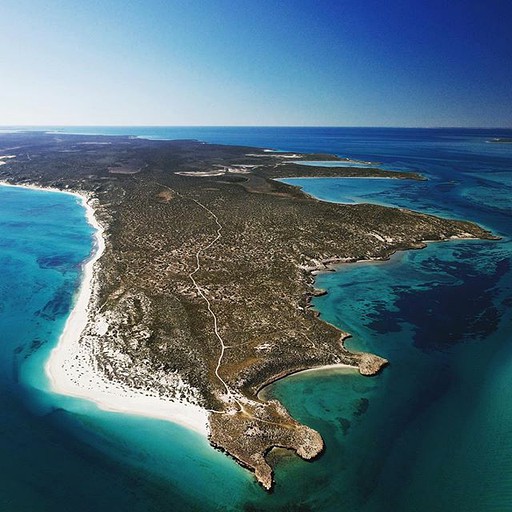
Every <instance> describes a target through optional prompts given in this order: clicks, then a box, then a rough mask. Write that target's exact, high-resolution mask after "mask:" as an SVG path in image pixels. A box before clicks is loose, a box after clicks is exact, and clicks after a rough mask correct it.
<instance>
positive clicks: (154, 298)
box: [0, 132, 494, 489]
mask: <svg viewBox="0 0 512 512" xmlns="http://www.w3.org/2000/svg"><path fill="white" fill-rule="evenodd" d="M0 153H1V154H0V163H2V164H3V165H2V166H1V167H0V180H1V181H2V182H4V183H8V184H13V185H30V186H37V187H42V188H54V189H58V190H61V191H70V192H76V193H78V194H80V195H82V196H84V197H86V198H87V203H88V205H89V210H88V211H89V220H90V222H91V223H93V225H95V224H94V223H95V222H97V223H98V224H97V225H96V226H97V228H98V229H97V249H98V250H97V251H96V254H95V256H94V257H93V258H92V259H91V261H90V262H89V263H88V264H87V265H86V268H85V269H84V282H83V283H82V287H81V291H80V294H79V297H78V300H77V302H76V306H75V309H74V310H73V312H72V315H71V317H70V320H68V323H67V325H66V329H65V332H64V334H63V336H62V338H61V340H60V341H59V345H58V347H57V348H56V349H55V350H54V353H53V354H52V358H51V359H50V361H49V362H48V367H47V371H48V373H49V374H50V376H51V379H52V382H53V385H54V388H55V390H56V391H58V392H61V393H64V394H71V395H74V396H83V397H84V398H87V399H90V400H94V401H96V402H97V403H98V404H100V406H103V407H105V408H109V409H114V410H120V411H123V410H126V411H129V412H137V413H140V414H147V415H148V416H152V415H153V416H157V417H164V418H167V419H169V420H171V421H176V422H179V423H182V424H183V425H185V426H187V427H189V428H194V429H195V430H197V431H199V432H201V433H204V434H207V435H208V437H209V440H210V442H211V444H212V445H214V446H216V447H218V448H220V449H223V450H225V451H226V452H227V453H228V454H230V455H231V456H233V457H234V458H235V459H236V460H237V461H238V462H239V463H241V464H242V465H244V466H246V467H248V468H250V469H251V470H253V471H254V472H255V474H256V477H257V479H258V481H259V482H260V483H261V484H262V485H263V487H265V488H266V489H270V488H271V486H272V467H271V466H270V465H269V463H268V462H267V460H266V459H265V457H266V455H267V454H268V453H269V452H270V451H271V450H272V449H273V448H274V447H283V448H288V449H291V450H294V451H295V452H296V453H297V454H298V455H299V456H301V457H302V458H304V459H312V458H314V457H316V456H317V455H318V454H320V453H321V451H322V450H323V440H322V438H321V436H320V435H319V434H318V433H317V432H316V431H314V430H313V429H311V428H309V427H307V426H305V425H302V424H300V423H299V422H297V421H296V420H294V419H293V418H292V417H291V416H290V415H289V414H288V412H287V411H286V409H285V408H284V407H283V406H282V405H281V404H280V403H279V402H277V401H275V400H271V401H265V400H264V399H263V398H262V397H261V396H260V391H262V389H263V388H265V386H267V385H268V384H270V383H272V382H275V381H276V380H277V379H280V378H282V377H284V376H286V375H290V374H292V373H296V372H299V371H303V370H308V369H312V368H319V367H323V366H333V365H349V366H352V367H355V368H358V370H359V372H360V373H361V374H363V375H368V376H370V375H374V374H375V373H377V372H379V371H380V370H381V368H382V367H383V366H384V365H385V364H386V363H387V361H386V360H385V359H383V358H380V357H378V356H376V355H373V354H365V353H352V352H350V351H348V350H347V349H346V348H345V347H344V345H343V341H344V339H345V338H346V337H347V336H348V334H346V333H344V332H342V331H340V330H339V329H337V328H336V327H334V326H332V325H330V324H327V323H325V322H324V321H322V320H321V319H320V318H318V314H317V313H316V312H315V311H314V310H312V308H311V307H310V300H311V298H312V297H313V296H315V295H318V294H321V293H323V292H322V291H321V290H317V289H315V287H314V275H315V273H317V272H319V271H324V270H329V269H330V268H331V265H333V264H336V263H345V262H353V261H358V260H371V259H385V258H388V257H389V256H390V255H391V254H393V253H394V252H395V251H398V250H406V249H418V248H422V247H424V246H425V241H435V240H448V239H451V238H486V239H492V238H494V237H493V236H492V235H491V234H490V233H489V232H488V231H486V230H484V229H482V228H480V227H479V226H477V225H475V224H473V223H470V222H464V221H455V220H446V219H441V218H438V217H434V216H431V215H425V214H422V213H417V212H413V211H410V210H406V209H401V208H389V207H384V206H378V205H371V204H356V205H340V204H332V203H326V202H321V201H318V200H316V199H313V198H311V197H310V196H308V195H306V194H304V193H303V192H301V191H300V190H299V189H298V188H297V187H293V186H290V185H286V184H284V183H281V182H279V181H276V180H275V179H280V178H288V177H319V176H337V177H382V178H397V179H423V178H422V177H421V176H420V175H419V174H412V173H405V172H393V171H385V170H382V169H379V168H377V167H375V168H373V167H350V162H347V166H346V167H344V166H340V162H342V161H343V160H342V159H340V158H338V157H336V156H333V155H324V154H322V155H318V154H314V155H311V154H297V153H293V154H292V153H282V152H272V151H269V150H264V149H255V148H252V147H251V148H249V147H236V146H220V145H214V144H205V143H201V142H198V141H192V140H191V141H150V140H143V139H135V138H130V137H107V136H83V135H62V134H50V133H48V134H47V133H39V132H26V133H11V134H2V135H0ZM301 160H302V161H313V162H316V161H322V162H323V163H324V164H325V162H326V161H333V162H336V163H337V165H336V166H335V167H326V166H325V165H322V166H314V165H300V164H298V163H295V162H296V161H301Z"/></svg>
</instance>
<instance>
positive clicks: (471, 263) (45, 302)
mask: <svg viewBox="0 0 512 512" xmlns="http://www.w3.org/2000/svg"><path fill="white" fill-rule="evenodd" d="M69 131H73V132H87V131H89V132H92V133H106V134H115V133H119V134H129V135H140V136H146V137H150V138H151V137H152V138H197V139H200V140H205V141H208V142H216V143H227V144H245V145H254V146H262V147H269V148H275V149H280V150H289V151H317V152H331V153H336V154H339V155H340V156H343V157H349V158H353V159H357V160H362V161H378V162H382V164H383V166H386V167H387V168H394V169H400V170H411V171H416V172H417V171H419V172H422V173H423V174H425V175H426V176H427V177H428V178H429V180H428V181H426V182H398V181H390V180H363V179H361V180H356V179H346V180H342V179H330V178H329V179H307V180H296V181H294V183H295V184H299V185H300V186H301V187H303V188H304V190H305V191H306V192H308V193H310V194H312V195H315V196H317V197H320V198H322V199H324V200H329V201H341V202H354V201H356V202H362V201H364V202H376V203H381V204H391V205H396V206H401V207H407V208H413V209H416V210H420V211H425V212H429V213H435V214H441V215H444V216H448V217H453V218H466V219H470V220H474V221H477V222H479V223H481V224H483V225H485V226H486V227H488V228H489V229H492V230H493V231H494V232H495V233H497V234H499V235H501V236H502V240H500V241H499V242H484V241H456V242H449V243H436V244H430V245H429V246H428V248H427V249H425V250H422V251H410V252H406V253H399V254H396V255H394V256H393V257H392V258H391V260H390V261H389V262H379V263H361V264H353V265H345V266H340V268H339V269H338V271H337V272H335V273H326V274H322V275H320V276H318V279H317V283H318V286H319V287H321V288H325V289H327V290H328V291H329V294H328V295H326V296H323V297H319V298H317V299H316V300H315V306H316V307H317V308H318V309H319V310H320V311H321V314H322V317H323V318H324V319H325V320H327V321H329V322H332V323H334V324H336V325H338V326H340V327H341V328H343V329H344V330H347V331H349V332H351V333H352V334H353V338H352V339H351V340H350V342H349V346H350V347H352V348H353V349H354V350H369V351H372V352H375V353H378V354H380V355H383V356H385V357H387V358H388V359H389V360H390V362H391V364H390V366H389V367H388V368H387V369H386V370H385V371H384V372H383V373H382V374H381V375H379V376H377V377H375V378H363V377H360V376H359V375H357V374H356V373H355V372H353V371H352V370H348V371H325V372H313V373H307V374H302V375H301V374H299V375H296V376H292V377H289V378H287V379H284V380H282V381H280V382H278V383H276V384H275V385H273V386H272V387H271V388H269V390H268V394H269V395H272V396H275V397H278V398H279V399H280V400H282V401H283V403H285V405H286V406H287V407H288V408H289V410H290V411H291V412H292V414H294V415H295V416H296V417H297V418H299V419H300V420H302V421H303V422H305V423H307V424H308V425H310V426H312V427H314V428H316V429H318V430H319V431H320V432H321V433H322V436H323V437H324V439H325V441H326V451H325V453H324V455H323V456H322V457H321V458H320V459H319V460H317V461H315V462H313V463H307V462H304V461H301V460H299V459H297V458H296V457H294V456H285V457H283V459H282V460H281V462H280V463H279V465H278V468H277V471H276V480H277V484H276V487H275V490H274V492H273V493H272V494H266V493H265V492H264V491H262V490H261V489H260V488H259V487H258V485H257V484H255V483H254V480H253V478H252V476H251V474H250V473H248V472H247V471H245V470H243V469H241V468H239V467H238V466H237V465H236V464H235V463H234V462H233V461H232V460H230V459H229V458H227V457H225V456H224V455H222V454H220V453H218V452H216V451H214V450H212V449H211V448H210V447H209V446H208V444H207V443H206V441H204V440H203V439H201V438H200V437H199V436H197V435H196V434H194V433H191V432H188V431H186V430H184V429H182V428H180V427H178V426H175V425H172V424H169V423H166V422H161V421H156V420H150V419H146V418H142V417H135V416H127V415H121V414H115V413H108V412H105V411H101V410H98V409H97V408H96V407H95V406H93V405H92V404H89V403H88V402H85V401H82V400H76V399H72V398H66V397H60V396H58V395H55V394H53V393H51V391H50V390H49V388H48V382H47V380H46V377H45V374H44V362H45V361H46V359H47V358H48V355H49V352H50V350H51V348H52V347H53V346H54V345H55V343H56V342H57V340H58V337H59V334H60V331H61V330H62V327H63V325H64V322H65V319H66V317H67V314H68V313H69V309H70V307H71V304H72V300H73V293H74V292H75V291H76V288H77V284H78V280H79V276H80V269H81V263H82V262H83V261H84V260H85V259H86V258H87V257H88V255H89V254H90V252H91V250H92V231H91V228H90V226H88V225H87V223H86V221H85V218H84V211H83V209H82V207H81V206H80V205H79V204H78V203H77V200H76V198H74V197H73V196H70V195H65V194H56V193H47V192H44V193H43V192H37V191H29V190H24V189H18V188H6V187H0V213H1V215H0V272H1V275H2V279H1V280H0V299H1V302H0V367H1V370H2V371H1V372H0V389H1V392H0V402H1V406H2V414H1V415H0V428H1V433H2V435H1V436H0V465H1V473H0V474H1V475H2V478H1V479H0V510H1V511H4V510H5V511H11V510H12V511H46V510H48V511H50V510H51V511H57V512H59V511H68V510H84V511H86V510H87V511H88V510H91V511H92V510H99V511H101V510H109V511H116V510H119V511H121V510H140V511H145V510H148V511H150V510H151V511H181V510H248V511H249V510H283V511H284V510H289V511H292V510H301V511H302V510H327V511H331V510H332V511H342V510H348V511H387V510H396V511H429V512H430V511H445V510H450V511H451V510H464V511H493V510H496V511H507V510H512V313H511V311H512V269H511V262H512V244H511V242H510V237H511V235H512V145H498V144H488V143H486V141H487V140H488V139H490V138H492V137H500V136H508V137H510V136H511V135H512V133H511V132H510V131H508V132H507V131H504V130H405V129H403V130H398V129H397V130H394V129H334V128H329V129H320V128H316V129H311V128H300V129H294V128H290V129H288V128H279V129H277V128H172V129H166V128H131V129H119V128H111V129H106V128H96V129H90V128H87V129H80V128H75V129H72V130H69Z"/></svg>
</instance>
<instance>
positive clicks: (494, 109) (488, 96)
mask: <svg viewBox="0 0 512 512" xmlns="http://www.w3.org/2000/svg"><path fill="white" fill-rule="evenodd" d="M0 19H1V26H0V65H1V72H2V74H1V79H0V125H19V124H24V125H37V124H40V125H48V124H58V125H61V124H62V125H65V124H68V125H69V124H71V125H73V124H74V125H82V124H86V125H95V124H98V125H99V124H103V125H308V126H314V125H323V126H329V125H333V126H491V127H500V126H501V127H512V2H511V1H510V0H502V1H500V0H486V1H484V0H478V1H473V0H443V1H439V0H423V1H421V0H337V1H327V0H326V1H322V0H316V1H315V0H311V1H306V0H281V1H278V0H274V1H267V0H229V1H228V0H215V1H214V0H202V1H195V0H101V1H98V0H44V1H43V0H1V2H0Z"/></svg>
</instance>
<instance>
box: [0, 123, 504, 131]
mask: <svg viewBox="0 0 512 512" xmlns="http://www.w3.org/2000/svg"><path fill="white" fill-rule="evenodd" d="M9 128H11V129H16V128H374V129H405V130H407V129H409V130H410V129H416V130H450V129H459V130H460V129H462V130H512V125H511V126H379V125H373V126H372V125H285V124H283V125H246V124H240V125H236V124H233V125H229V124H223V125H221V124H219V125H214V124H188V125H187V124H5V125H4V124H2V125H0V129H9Z"/></svg>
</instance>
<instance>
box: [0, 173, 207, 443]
mask: <svg viewBox="0 0 512 512" xmlns="http://www.w3.org/2000/svg"><path fill="white" fill-rule="evenodd" d="M0 185H3V186H12V187H23V188H30V189H34V190H40V191H47V192H59V193H66V194H72V195H74V196H76V197H78V198H79V199H80V201H81V202H82V205H83V206H84V208H85V210H86V216H87V221H88V222H89V224H91V226H93V228H94V229H95V244H94V249H93V254H92V256H91V258H90V259H89V260H88V261H87V262H86V263H85V264H84V266H83V270H82V281H81V284H80V288H79V291H78V293H77V295H76V297H75V303H74V307H73V310H72V311H71V313H70V315H69V317H68V319H67V321H66V325H65V327H64V331H63V332H62V334H61V336H60V338H59V341H58V344H57V346H56V347H55V348H54V349H53V350H52V352H51V355H50V358H49V359H48V361H47V363H46V366H45V370H46V373H47V375H48V378H49V380H50V384H51V388H52V390H53V391H54V392H56V393H59V394H63V395H67V396H73V397H77V398H83V399H85V400H90V401H92V402H94V403H95V404H97V406H98V407H99V408H101V409H103V410H108V411H116V412H122V413H126V414H134V415H141V416H147V417H151V418H158V419H162V420H167V421H170V422H173V423H178V424H180V425H182V426H184V427H187V428H189V429H191V430H194V431H196V432H198V433H200V434H202V435H205V436H206V435H207V434H208V413H207V411H206V410H205V409H203V408H202V407H199V406H197V405H194V404H189V403H182V402H179V401H177V400H173V399H170V398H169V399H168V398H164V397H160V396H158V395H156V394H154V395H152V394H151V392H148V391H142V390H137V389H132V388H130V387H128V386H127V385H124V384H122V383H119V382H114V381H110V380H108V379H107V378H106V377H105V376H104V375H103V374H102V373H100V371H99V370H98V369H97V368H96V366H95V364H94V357H92V353H93V350H94V347H91V346H88V344H86V343H81V334H82V332H83V331H84V329H85V327H86V325H87V323H88V320H89V315H91V314H93V311H94V297H93V281H94V279H95V270H94V266H95V263H96V262H97V261H98V259H99V258H100V257H101V255H102V254H103V252H104V250H105V239H104V237H103V228H102V226H101V225H100V224H99V223H98V221H97V220H96V218H95V215H94V209H93V207H92V206H91V204H90V202H89V200H88V198H87V197H86V196H85V195H84V194H80V193H77V192H71V191H63V190H57V189H53V188H41V187H38V186H35V185H11V184H9V183H5V182H0Z"/></svg>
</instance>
